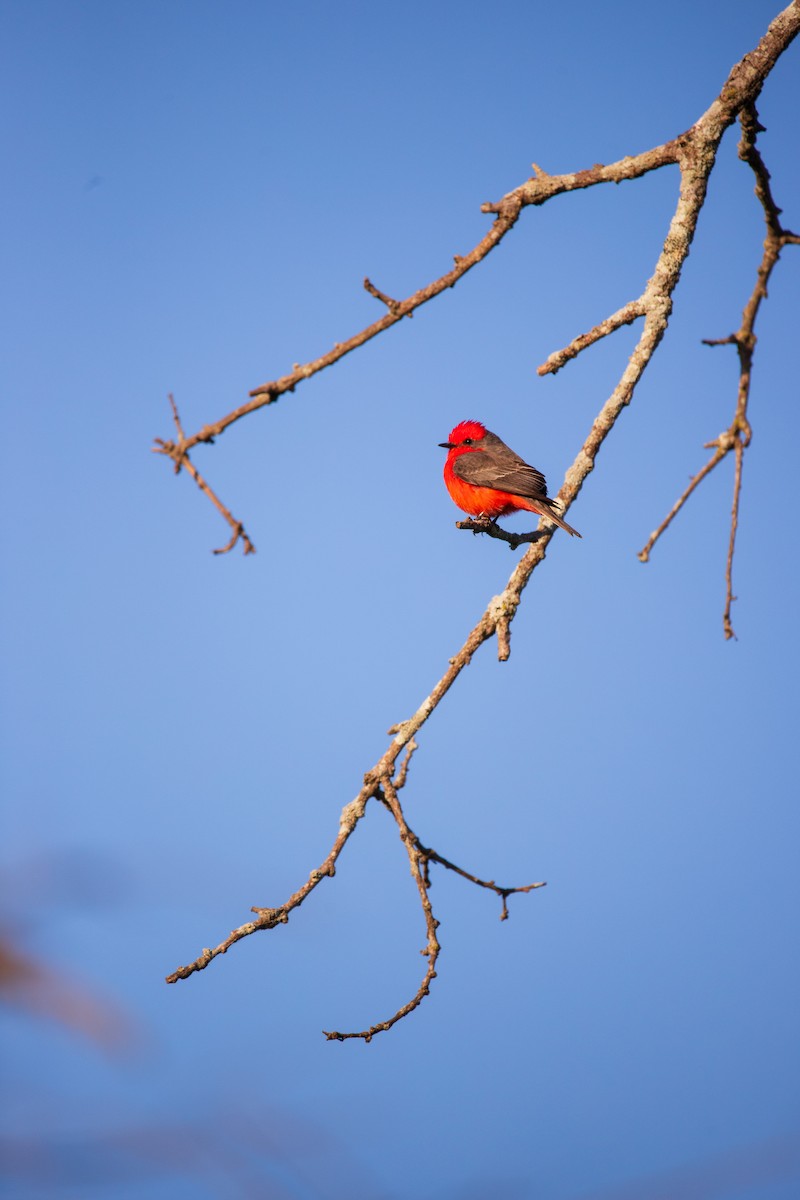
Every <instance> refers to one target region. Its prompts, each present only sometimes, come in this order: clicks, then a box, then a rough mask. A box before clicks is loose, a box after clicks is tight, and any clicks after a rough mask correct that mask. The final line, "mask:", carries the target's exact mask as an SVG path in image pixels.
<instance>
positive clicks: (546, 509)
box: [533, 496, 581, 537]
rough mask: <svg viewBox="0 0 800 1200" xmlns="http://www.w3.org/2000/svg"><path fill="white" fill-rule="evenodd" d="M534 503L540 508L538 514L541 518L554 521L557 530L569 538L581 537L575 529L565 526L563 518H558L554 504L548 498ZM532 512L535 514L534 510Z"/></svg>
mask: <svg viewBox="0 0 800 1200" xmlns="http://www.w3.org/2000/svg"><path fill="white" fill-rule="evenodd" d="M536 503H537V505H538V506H540V507H539V508H538V511H539V513H540V514H541V515H542V516H544V517H547V518H548V519H549V520H551V521H555V523H556V525H558V527H559V529H564V530H565V531H566V532H567V533H568V534H569V535H570V536H571V537H580V536H581V535H580V534H579V533H578V531H577V529H573V528H572V526H571V525H568V524H567V522H566V521H565V520H564V519H563V517H560V516H559V515H558V513H557V512H556V506H555V503H554V502H553V501H552V500H551V499H550V497H549V496H545V497H544V499H542V500H537V501H536ZM533 511H534V512H536V511H537V510H536V509H534V510H533Z"/></svg>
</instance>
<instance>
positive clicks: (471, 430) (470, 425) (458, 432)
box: [439, 421, 486, 450]
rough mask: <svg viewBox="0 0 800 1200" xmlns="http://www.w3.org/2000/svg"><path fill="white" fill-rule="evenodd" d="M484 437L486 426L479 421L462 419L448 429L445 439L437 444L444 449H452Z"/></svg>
mask: <svg viewBox="0 0 800 1200" xmlns="http://www.w3.org/2000/svg"><path fill="white" fill-rule="evenodd" d="M485 437H486V426H485V425H481V423H480V421H462V422H461V424H460V425H456V427H455V429H451V430H450V437H449V438H448V439H447V441H446V442H440V443H439V445H440V446H441V447H442V449H444V450H454V449H456V447H459V446H471V445H472V444H473V442H479V441H481V439H482V438H485Z"/></svg>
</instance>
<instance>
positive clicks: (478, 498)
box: [439, 421, 581, 537]
mask: <svg viewBox="0 0 800 1200" xmlns="http://www.w3.org/2000/svg"><path fill="white" fill-rule="evenodd" d="M439 445H440V446H441V447H442V449H443V450H446V451H447V458H446V459H445V464H444V482H445V486H446V487H447V490H448V492H449V493H450V498H451V500H453V502H454V503H455V504H457V505H458V507H459V508H460V509H462V511H463V512H465V513H467V515H468V516H470V517H488V518H489V520H490V521H493V522H494V521H496V520H497V518H498V517H505V516H507V515H508V514H509V513H513V512H518V511H519V510H520V509H525V510H527V511H528V512H533V513H538V514H539V516H541V517H547V519H548V520H550V521H555V523H556V525H558V526H559V527H560V528H561V529H565V530H566V531H567V533H569V534H571V535H572V536H573V537H580V536H581V535H580V534H579V533H578V531H577V529H573V528H572V526H571V525H568V524H567V522H566V521H564V520H563V519H562V518H561V517H560V516H559V515H558V513H557V512H556V511H555V503H554V501H553V500H552V499H551V498H550V497H549V496H548V494H547V482H546V480H545V477H544V475H543V474H542V473H541V471H537V470H536V468H535V467H531V466H530V465H529V464H528V463H526V462H525V460H524V459H522V458H520V457H519V455H518V454H515V453H514V451H513V450H512V449H511V448H510V447H509V446H507V445H506V444H505V442H503V441H501V440H500V438H499V437H498V436H497V434H496V433H491V432H490V430H488V429H487V428H486V426H485V425H482V424H481V422H480V421H461V423H460V424H458V425H456V427H455V428H454V429H453V430H451V433H450V437H449V438H448V440H447V441H446V442H439Z"/></svg>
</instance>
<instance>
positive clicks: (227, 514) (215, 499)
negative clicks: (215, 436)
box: [153, 392, 256, 554]
mask: <svg viewBox="0 0 800 1200" xmlns="http://www.w3.org/2000/svg"><path fill="white" fill-rule="evenodd" d="M168 399H169V402H170V406H171V408H172V419H173V420H174V422H175V428H176V429H177V431H178V440H177V441H176V442H171V441H163V440H162V439H161V438H156V444H155V446H154V447H153V453H154V454H165V455H167V457H168V458H171V459H172V461H173V462H174V464H175V474H176V475H178V474H180V472H181V470H182V469H183V468H185V469H186V470H187V471H188V473H189V474H190V475H191V477H192V479H193V480H194V481H195V483H196V484H197V486H198V487H199V488H200V491H201V492H205V494H206V496H208V498H209V500H210V501H211V503H212V504H213V505H214V507H215V508H216V510H217V512H218V513H219V514H220V516H222V517H224V519H225V520H226V521H227V522H228V524H229V525H230V527H231V530H232V533H231V538H230V541H229V542H228V543H227V545H225V546H221V547H220V548H219V549H218V550H214V551H213V553H214V554H227V553H228V551H229V550H232V549H233V547H234V546H235V545H236V543H237V542H238V541H239V538H241V539H242V545H243V546H244V553H245V554H255V552H256V548H255V546H254V545H253V543H252V542H251V541H250V538H249V537H248V536H247V533H246V532H245V528H244V525H243V524H242V522H241V521H237V520H236V517H234V515H233V513H232V512H231V511H230V509H228V508H226V507H225V505H224V504H223V503H222V501H221V500H220V498H219V496H217V495H216V493H215V492H213V491H212V489H211V488H210V487H209V485H208V484H207V483H206V481H205V479H203V476H202V475H201V474H200V472H199V471H198V469H197V467H196V466H195V465H194V463H193V462H192V460H191V459H190V458H189V455H188V452H187V449H186V437H185V435H184V432H183V426H182V425H181V419H180V416H179V414H178V406H177V404H176V403H175V397H174V396H173V395H172V393H171V392H170V394H169V397H168Z"/></svg>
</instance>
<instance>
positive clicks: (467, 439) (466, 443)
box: [463, 438, 472, 446]
mask: <svg viewBox="0 0 800 1200" xmlns="http://www.w3.org/2000/svg"><path fill="white" fill-rule="evenodd" d="M463 445H464V446H471V445H472V438H464V441H463Z"/></svg>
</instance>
